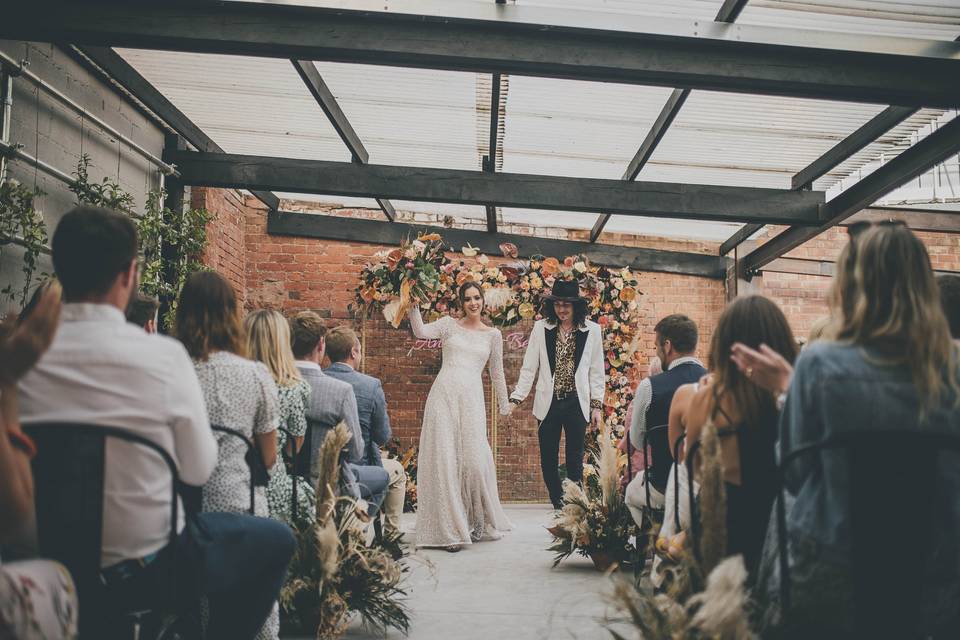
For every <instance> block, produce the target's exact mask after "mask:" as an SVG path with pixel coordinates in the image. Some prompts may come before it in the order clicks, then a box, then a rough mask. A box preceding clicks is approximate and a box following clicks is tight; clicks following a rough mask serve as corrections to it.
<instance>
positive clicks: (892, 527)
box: [776, 431, 960, 638]
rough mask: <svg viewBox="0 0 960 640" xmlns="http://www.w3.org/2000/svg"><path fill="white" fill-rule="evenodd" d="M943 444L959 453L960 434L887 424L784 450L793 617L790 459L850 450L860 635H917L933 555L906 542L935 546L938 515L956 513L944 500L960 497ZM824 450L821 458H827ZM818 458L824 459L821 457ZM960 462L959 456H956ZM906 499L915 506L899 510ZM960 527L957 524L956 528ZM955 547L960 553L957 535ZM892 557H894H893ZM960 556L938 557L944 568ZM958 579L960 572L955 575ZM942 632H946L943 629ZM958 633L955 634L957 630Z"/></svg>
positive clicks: (780, 527)
mask: <svg viewBox="0 0 960 640" xmlns="http://www.w3.org/2000/svg"><path fill="white" fill-rule="evenodd" d="M943 452H952V453H954V454H960V437H958V436H954V435H947V434H938V433H928V432H906V431H894V432H891V431H881V432H869V433H864V432H861V433H855V434H844V435H841V436H833V437H830V438H826V439H823V440H821V441H819V442H815V443H812V444H807V445H803V446H800V447H797V448H796V449H793V450H791V451H788V452H786V453H784V454H783V456H782V459H781V462H780V470H779V471H780V473H779V477H780V483H779V484H780V487H779V491H778V494H777V497H776V518H777V542H778V554H779V564H780V599H781V607H782V612H783V618H784V620H785V621H788V624H789V620H790V600H791V585H790V563H789V558H788V549H787V535H788V532H787V520H786V506H785V497H786V493H785V492H786V487H785V485H786V482H785V478H786V475H787V473H788V468H789V466H790V464H791V463H793V462H794V461H796V460H797V459H798V458H800V457H801V456H826V455H837V456H840V455H843V456H844V457H845V463H846V469H847V478H848V487H849V495H848V501H849V502H848V513H849V514H850V534H849V535H850V543H851V544H850V554H851V555H850V568H851V572H852V575H851V578H852V586H853V592H854V593H853V601H854V614H853V620H854V625H855V628H856V634H857V636H858V637H874V638H879V637H885V638H914V637H919V635H918V626H919V625H918V622H919V621H921V619H922V613H921V611H922V605H923V601H922V597H923V594H924V589H923V585H924V584H925V580H926V575H925V574H927V572H929V571H930V570H931V568H932V566H931V565H932V564H933V562H932V560H933V559H932V558H931V557H929V556H932V555H933V554H932V553H929V554H928V557H915V558H901V559H899V560H897V559H896V555H897V554H899V553H902V550H903V543H904V541H905V540H910V542H911V545H910V547H911V548H912V549H918V550H927V551H928V550H930V549H931V548H932V547H934V546H935V545H934V544H932V543H933V542H934V541H933V539H932V534H933V532H934V531H935V530H936V524H937V520H938V518H944V517H945V518H950V517H952V516H953V514H952V513H951V510H950V509H949V505H948V508H946V509H944V508H942V507H943V506H944V503H945V502H946V503H950V502H951V501H955V500H956V496H955V495H948V494H947V492H946V491H945V490H944V487H942V486H941V485H940V482H939V466H940V465H939V464H938V462H939V459H940V456H941V454H942V453H943ZM822 459H823V458H822V457H821V458H819V460H822ZM819 460H818V462H819ZM953 463H954V464H957V458H954V460H953ZM904 507H907V508H908V511H909V514H903V513H897V510H898V509H900V508H904ZM955 533H956V532H955V531H954V534H955ZM951 543H952V544H953V545H954V546H953V548H952V551H953V552H954V553H957V547H956V540H953V541H951ZM891 560H893V561H891ZM956 567H957V558H956V557H953V558H950V559H949V561H948V562H945V563H944V562H942V559H941V562H939V563H938V564H937V570H938V571H939V573H941V574H942V573H943V569H946V570H947V571H952V572H955V571H956ZM953 579H957V576H956V575H953ZM937 637H940V636H937ZM951 637H956V636H951Z"/></svg>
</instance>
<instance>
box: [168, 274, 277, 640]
mask: <svg viewBox="0 0 960 640" xmlns="http://www.w3.org/2000/svg"><path fill="white" fill-rule="evenodd" d="M175 327H176V334H177V338H179V339H180V342H182V343H183V345H184V346H185V347H186V348H187V353H189V354H190V357H192V358H193V361H194V367H195V368H196V372H197V378H198V379H199V380H200V389H201V390H202V391H203V399H204V404H205V405H206V407H207V417H208V418H209V420H210V424H211V425H215V426H221V427H228V428H230V429H233V430H236V431H239V432H241V433H242V434H243V435H245V436H246V437H247V438H248V439H251V440H252V441H253V443H254V445H255V449H256V455H258V456H259V460H256V459H254V460H253V461H252V462H250V463H248V461H247V453H248V449H247V445H246V444H245V443H244V442H243V441H242V440H240V439H239V438H237V437H236V436H235V435H233V434H229V433H224V432H222V431H215V432H214V436H215V437H216V439H217V444H218V449H219V453H218V455H217V466H216V468H215V469H214V470H213V474H212V475H211V476H210V478H209V479H208V480H207V482H206V484H204V485H203V511H205V512H211V511H224V512H230V513H247V512H248V511H249V509H250V482H251V473H252V474H254V476H256V473H257V466H258V465H260V470H261V471H264V472H265V471H266V470H268V469H272V468H273V466H274V464H275V463H276V461H277V425H278V422H279V409H278V406H277V404H278V400H277V385H276V383H275V382H274V381H273V377H272V376H271V375H270V371H269V370H268V369H267V367H266V366H265V365H264V364H263V363H262V362H255V361H253V360H248V359H247V358H246V357H244V356H245V355H246V352H247V349H246V346H247V345H246V342H247V341H246V337H245V335H244V332H243V325H242V324H241V321H240V308H239V306H238V305H237V297H236V294H235V293H234V291H233V287H231V286H230V283H229V282H227V281H226V279H225V278H224V277H223V276H221V275H220V274H218V273H216V272H213V271H198V272H196V273H194V274H192V275H191V276H190V277H189V278H187V282H186V284H184V285H183V291H181V292H180V300H179V301H178V302H177V313H176V322H175ZM264 484H266V483H264ZM253 513H254V515H257V516H261V517H264V518H265V517H268V516H269V515H270V512H269V510H268V509H267V495H266V486H260V485H259V483H258V484H257V486H256V488H255V491H254V511H253ZM279 633H280V618H279V609H278V608H277V607H276V606H275V607H274V609H273V611H272V612H271V614H270V616H269V618H267V621H266V623H265V624H264V625H263V629H262V630H261V631H260V633H259V634H258V635H257V638H264V639H267V638H270V639H275V638H277V637H278V635H279Z"/></svg>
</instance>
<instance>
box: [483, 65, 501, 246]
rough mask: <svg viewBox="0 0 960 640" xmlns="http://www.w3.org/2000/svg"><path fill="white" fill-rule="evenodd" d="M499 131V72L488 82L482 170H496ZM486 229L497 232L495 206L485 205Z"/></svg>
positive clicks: (491, 171)
mask: <svg viewBox="0 0 960 640" xmlns="http://www.w3.org/2000/svg"><path fill="white" fill-rule="evenodd" d="M499 131H500V74H499V73H495V74H493V78H492V80H491V84H490V137H489V142H488V143H487V150H488V153H487V155H486V160H485V161H484V165H483V170H484V171H487V172H489V173H496V171H497V134H498V133H499ZM486 209H487V231H488V232H489V233H496V232H497V208H496V207H495V206H493V205H490V204H488V205H486Z"/></svg>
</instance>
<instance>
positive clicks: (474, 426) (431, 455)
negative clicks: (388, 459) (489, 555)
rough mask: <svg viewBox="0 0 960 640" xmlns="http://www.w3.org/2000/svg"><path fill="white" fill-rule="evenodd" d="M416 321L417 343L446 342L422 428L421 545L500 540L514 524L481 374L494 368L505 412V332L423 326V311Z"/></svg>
mask: <svg viewBox="0 0 960 640" xmlns="http://www.w3.org/2000/svg"><path fill="white" fill-rule="evenodd" d="M410 324H411V326H412V327H413V333H414V334H415V335H416V336H417V337H418V338H422V339H428V340H441V341H442V342H443V365H442V366H441V368H440V373H439V374H437V379H436V380H435V381H434V383H433V386H432V387H431V388H430V394H429V395H428V396H427V404H426V406H425V407H424V412H423V427H422V429H421V431H420V454H419V460H418V462H417V536H416V544H417V546H418V547H450V546H454V545H467V544H470V543H471V542H477V541H479V540H481V539H484V538H488V539H498V538H499V537H500V534H499V532H500V531H507V530H509V529H510V528H512V525H511V524H510V521H509V520H508V519H507V516H506V514H504V512H503V507H501V506H500V496H499V494H498V493H497V474H496V470H495V468H494V462H493V453H492V452H491V451H490V444H489V443H488V442H487V412H486V408H485V407H486V404H485V402H484V394H483V378H482V377H481V374H482V372H483V367H484V365H486V364H488V363H489V372H490V379H491V380H493V384H494V386H495V388H496V391H497V400H498V401H499V405H500V413H501V414H503V415H505V414H506V413H508V409H509V406H510V404H509V400H508V397H507V384H506V381H505V380H504V377H503V335H502V334H501V333H500V331H498V330H496V329H492V328H488V329H483V330H472V329H467V328H465V327H463V326H461V325H460V324H459V323H458V322H457V321H456V320H454V319H453V318H451V317H449V316H444V317H443V318H441V319H440V320H437V321H436V322H431V323H430V324H427V325H424V324H423V319H422V318H421V317H420V312H419V310H417V309H414V310H413V311H411V313H410Z"/></svg>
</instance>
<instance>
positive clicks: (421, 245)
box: [413, 240, 427, 251]
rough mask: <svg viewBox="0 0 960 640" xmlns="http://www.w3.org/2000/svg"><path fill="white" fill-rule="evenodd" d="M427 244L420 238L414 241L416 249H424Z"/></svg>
mask: <svg viewBox="0 0 960 640" xmlns="http://www.w3.org/2000/svg"><path fill="white" fill-rule="evenodd" d="M426 246H427V245H426V244H424V243H423V242H421V241H420V240H414V241H413V248H414V249H416V250H417V251H423V250H424V248H425V247H426Z"/></svg>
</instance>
